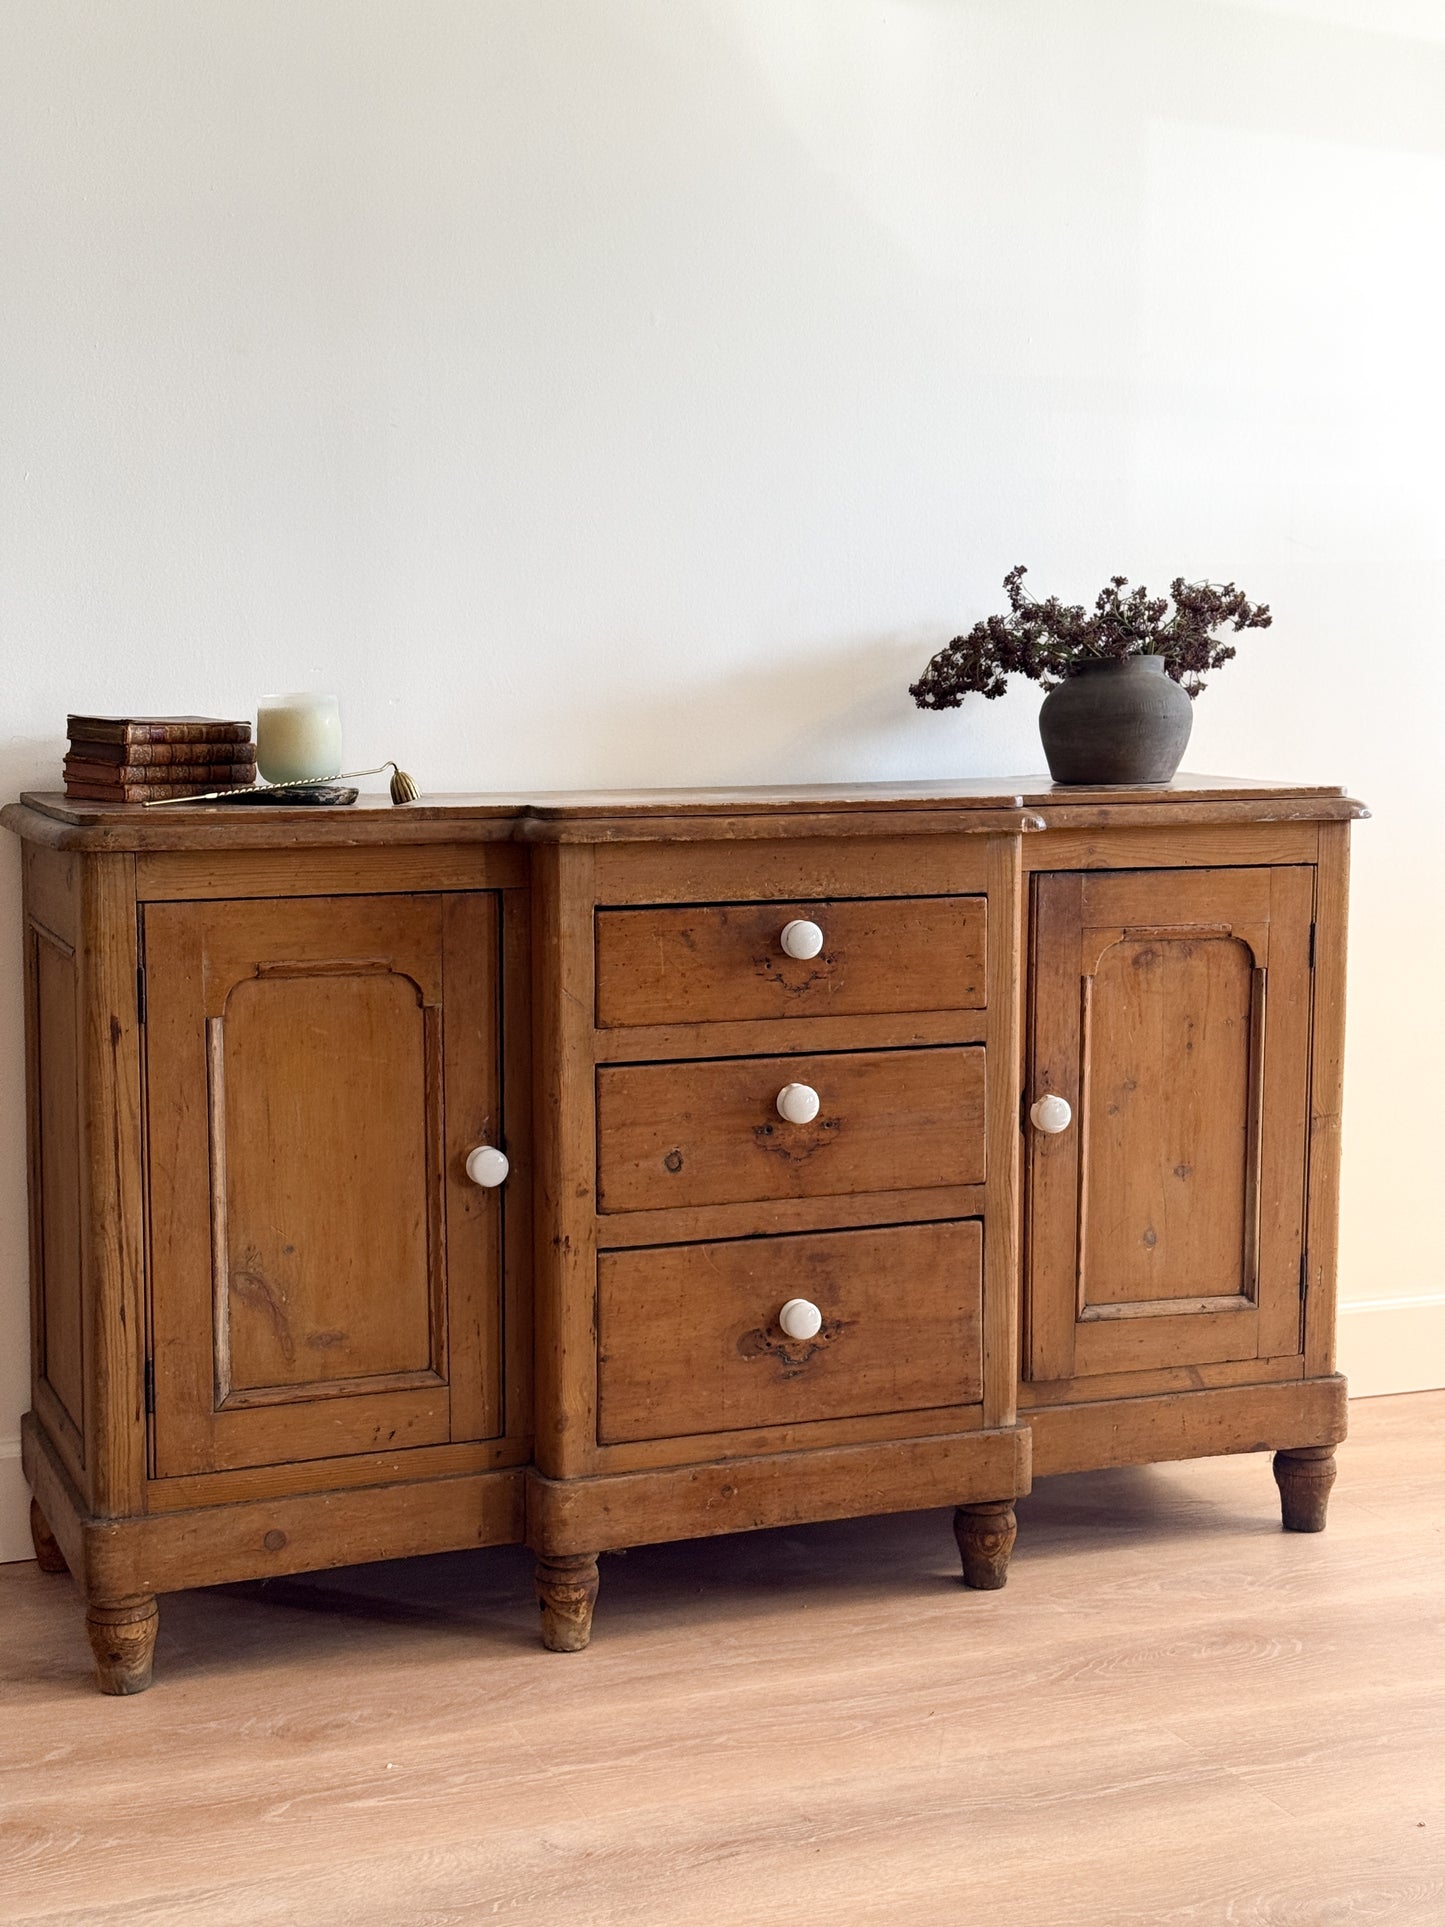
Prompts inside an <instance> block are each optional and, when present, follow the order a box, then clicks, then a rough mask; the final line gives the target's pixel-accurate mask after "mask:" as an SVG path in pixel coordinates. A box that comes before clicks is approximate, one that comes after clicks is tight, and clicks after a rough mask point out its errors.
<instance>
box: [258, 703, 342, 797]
mask: <svg viewBox="0 0 1445 1927" xmlns="http://www.w3.org/2000/svg"><path fill="white" fill-rule="evenodd" d="M256 767H257V768H258V769H259V770H260V772H261V774H262V776H264V777H265V779H266V781H267V782H268V783H307V782H310V783H324V782H325V781H327V779H328V778H330V777H332V776H335V775H336V773H337V771H338V770H339V769H340V768H341V708H340V705H339V704H338V702H337V700H336V698H335V697H334V696H316V695H311V694H308V693H306V692H305V691H297V692H294V693H292V694H291V695H287V696H263V697H262V698H261V701H260V703H259V705H258V706H257V710H256Z"/></svg>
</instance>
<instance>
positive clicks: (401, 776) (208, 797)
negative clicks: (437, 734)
mask: <svg viewBox="0 0 1445 1927" xmlns="http://www.w3.org/2000/svg"><path fill="white" fill-rule="evenodd" d="M387 770H390V771H391V782H390V784H389V785H388V788H389V790H390V793H391V800H392V802H393V803H397V804H400V803H415V802H416V801H417V799H418V798H419V797H420V795H421V791H420V790H419V789H418V788H417V785H416V778H415V777H413V776H408V775H407V773H406V771H405V770H404V769H399V768H398V767H397V765H396V764H395V763H393V762H390V761H388V762H385V763H378V764H377V766H376V768H375V769H349V770H342V771H341V772H340V773H339V774H338V775H336V776H328V777H325V778H318V777H315V776H298V777H293V778H292V779H291V780H290V781H288V782H285V783H243V784H240V785H238V786H237V787H236V788H234V789H229V790H207V791H205V792H204V794H202V795H200V796H161V797H157V798H156V800H155V801H154V802H152V803H146V804H143V805H142V807H143V808H144V809H148V810H164V809H169V808H171V807H172V806H173V805H177V806H178V805H181V804H185V803H257V802H263V801H267V800H269V799H270V798H271V797H273V796H275V795H276V794H277V793H278V792H280V791H284V790H311V791H330V790H335V788H336V785H337V784H338V783H349V782H351V781H352V779H353V778H355V777H358V776H381V775H383V774H384V773H385V771H387ZM296 800H297V801H298V802H300V801H302V800H303V799H302V798H300V797H298V798H297V799H296ZM317 800H318V801H319V800H324V801H326V802H328V803H354V802H355V801H356V791H355V790H351V791H349V792H347V791H344V790H342V791H337V793H336V794H335V795H329V796H326V797H325V798H324V799H322V798H320V797H318V799H317Z"/></svg>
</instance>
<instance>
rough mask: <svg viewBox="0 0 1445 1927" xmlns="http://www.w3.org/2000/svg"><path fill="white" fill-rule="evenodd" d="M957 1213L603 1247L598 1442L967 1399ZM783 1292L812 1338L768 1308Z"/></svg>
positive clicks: (971, 1290)
mask: <svg viewBox="0 0 1445 1927" xmlns="http://www.w3.org/2000/svg"><path fill="white" fill-rule="evenodd" d="M982 1275H983V1235H982V1231H981V1229H980V1227H979V1225H978V1224H977V1223H976V1222H974V1221H973V1220H971V1219H970V1220H965V1221H962V1222H958V1223H952V1224H918V1225H901V1226H893V1227H890V1228H889V1229H886V1230H881V1231H832V1232H812V1233H809V1234H807V1235H805V1236H800V1237H787V1238H734V1239H729V1240H727V1241H726V1242H723V1243H719V1244H704V1245H661V1246H655V1247H652V1248H650V1249H644V1250H640V1251H615V1252H604V1253H603V1255H602V1256H601V1258H600V1259H599V1261H598V1279H597V1312H598V1346H599V1360H598V1434H599V1438H600V1440H601V1442H602V1443H603V1444H626V1443H630V1442H633V1441H637V1440H641V1439H657V1438H680V1437H684V1436H686V1435H688V1434H690V1433H694V1432H727V1431H738V1430H743V1429H745V1428H748V1427H752V1426H766V1425H798V1424H806V1423H807V1422H808V1421H810V1420H814V1419H836V1418H859V1417H862V1416H864V1415H866V1414H871V1413H875V1412H915V1411H929V1410H932V1409H934V1408H936V1407H952V1406H959V1405H973V1404H976V1403H977V1402H978V1400H979V1399H980V1398H982V1396H983V1389H982V1350H981V1338H980V1328H981V1320H982V1301H983V1288H982ZM791 1298H805V1299H807V1300H808V1301H809V1302H810V1303H811V1304H813V1305H816V1307H817V1308H818V1310H819V1311H820V1312H821V1313H822V1315H823V1322H822V1326H821V1329H820V1330H819V1331H818V1334H817V1336H816V1337H814V1338H810V1339H801V1340H800V1339H792V1338H788V1337H787V1336H785V1334H784V1333H783V1331H782V1329H781V1327H780V1326H779V1324H778V1314H779V1312H780V1311H781V1309H782V1307H783V1305H784V1304H785V1303H786V1302H787V1301H788V1300H789V1299H791Z"/></svg>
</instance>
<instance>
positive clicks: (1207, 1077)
mask: <svg viewBox="0 0 1445 1927" xmlns="http://www.w3.org/2000/svg"><path fill="white" fill-rule="evenodd" d="M1313 903H1314V871H1313V869H1312V868H1310V867H1307V866H1304V865H1282V866H1280V867H1278V868H1268V869H1244V868H1241V869H1224V870H1152V871H1151V870H1131V871H1112V872H1097V871H1086V872H1069V873H1061V874H1056V875H1045V876H1040V877H1039V878H1037V880H1036V882H1035V885H1034V903H1033V937H1032V965H1031V981H1030V988H1031V1020H1030V1021H1031V1036H1030V1056H1029V1066H1028V1081H1027V1086H1026V1094H1027V1099H1028V1101H1029V1102H1030V1103H1034V1102H1036V1101H1037V1100H1038V1099H1039V1098H1040V1097H1042V1096H1043V1095H1045V1094H1048V1093H1051V1094H1053V1095H1055V1096H1058V1097H1062V1098H1063V1099H1065V1100H1066V1101H1067V1103H1068V1104H1069V1106H1070V1107H1071V1112H1072V1116H1071V1120H1070V1122H1069V1124H1068V1126H1067V1127H1066V1128H1065V1129H1063V1130H1053V1131H1050V1130H1040V1129H1038V1128H1036V1127H1033V1126H1030V1127H1028V1128H1029V1147H1028V1160H1027V1163H1028V1174H1029V1192H1028V1249H1027V1268H1028V1289H1027V1304H1026V1326H1027V1329H1026V1350H1025V1358H1026V1365H1025V1371H1026V1376H1027V1377H1028V1378H1029V1379H1031V1380H1034V1381H1057V1380H1066V1379H1076V1378H1088V1377H1093V1376H1097V1375H1100V1374H1104V1373H1117V1372H1129V1371H1151V1370H1158V1369H1162V1368H1165V1367H1169V1366H1179V1365H1184V1366H1188V1365H1208V1364H1219V1363H1224V1362H1229V1361H1238V1360H1245V1359H1276V1358H1289V1357H1294V1356H1297V1355H1298V1354H1299V1352H1300V1349H1301V1279H1302V1272H1303V1251H1304V1247H1303V1239H1304V1213H1305V1181H1306V1152H1307V1144H1308V1122H1309V1061H1310V1022H1311V962H1310V948H1311V939H1310V931H1311V922H1312V917H1313Z"/></svg>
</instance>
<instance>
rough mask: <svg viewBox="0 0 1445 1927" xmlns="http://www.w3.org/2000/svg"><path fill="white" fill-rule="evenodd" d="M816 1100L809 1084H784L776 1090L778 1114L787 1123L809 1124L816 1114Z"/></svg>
mask: <svg viewBox="0 0 1445 1927" xmlns="http://www.w3.org/2000/svg"><path fill="white" fill-rule="evenodd" d="M818 1102H819V1099H818V1093H817V1092H816V1091H815V1090H814V1089H813V1087H812V1085H811V1084H784V1086H783V1088H782V1089H781V1090H780V1091H779V1092H778V1116H779V1117H783V1118H786V1119H787V1121H788V1122H789V1124H811V1123H812V1121H813V1119H814V1118H815V1117H816V1116H817V1115H818Z"/></svg>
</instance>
